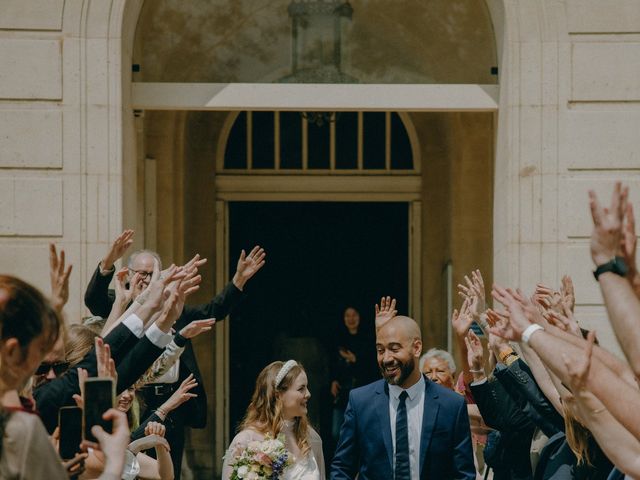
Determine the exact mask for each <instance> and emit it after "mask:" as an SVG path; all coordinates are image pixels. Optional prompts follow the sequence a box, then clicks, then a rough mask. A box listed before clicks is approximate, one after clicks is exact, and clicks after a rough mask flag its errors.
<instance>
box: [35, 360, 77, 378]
mask: <svg viewBox="0 0 640 480" xmlns="http://www.w3.org/2000/svg"><path fill="white" fill-rule="evenodd" d="M51 370H53V373H54V374H55V376H56V377H59V376H60V375H62V374H63V373H64V372H66V371H67V370H69V362H54V363H49V362H42V363H41V364H40V366H39V367H38V369H37V370H36V373H35V374H36V375H46V374H48V373H49V372H50V371H51Z"/></svg>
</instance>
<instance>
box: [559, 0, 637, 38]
mask: <svg viewBox="0 0 640 480" xmlns="http://www.w3.org/2000/svg"><path fill="white" fill-rule="evenodd" d="M567 27H568V29H569V33H637V32H640V6H639V5H638V0H607V1H602V0H567Z"/></svg>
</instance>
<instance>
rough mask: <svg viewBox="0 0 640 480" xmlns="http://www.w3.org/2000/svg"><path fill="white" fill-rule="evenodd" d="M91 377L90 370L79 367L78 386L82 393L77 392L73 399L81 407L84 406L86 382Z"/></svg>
mask: <svg viewBox="0 0 640 480" xmlns="http://www.w3.org/2000/svg"><path fill="white" fill-rule="evenodd" d="M87 378H89V372H87V370H86V369H84V368H78V386H79V387H80V394H79V395H78V394H77V393H75V394H74V395H73V400H74V401H75V402H76V405H77V406H78V407H80V408H84V382H86V381H87Z"/></svg>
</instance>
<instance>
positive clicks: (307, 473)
mask: <svg viewBox="0 0 640 480" xmlns="http://www.w3.org/2000/svg"><path fill="white" fill-rule="evenodd" d="M282 433H284V435H285V438H286V439H287V440H290V439H293V432H291V431H290V430H289V429H285V430H283V432H282ZM261 440H264V435H263V434H261V433H259V432H256V431H255V430H251V429H246V430H242V431H241V432H240V433H238V434H237V435H236V436H235V438H234V439H233V441H232V442H231V445H229V449H228V450H227V453H226V455H225V462H224V466H223V469H222V480H229V478H231V467H230V466H229V464H228V462H229V461H231V460H232V459H233V457H234V456H235V455H237V454H238V453H239V452H240V451H241V450H242V449H243V448H244V447H245V446H246V445H247V444H248V443H249V442H253V441H261ZM307 441H308V442H309V446H310V447H311V450H309V451H308V452H307V454H306V455H305V456H304V457H302V458H298V459H295V460H294V463H293V464H292V465H290V466H289V467H287V469H286V470H285V471H284V473H283V476H282V480H325V473H324V457H323V453H322V440H321V438H320V435H318V434H317V433H316V431H315V430H314V429H312V428H311V427H309V432H308V434H307Z"/></svg>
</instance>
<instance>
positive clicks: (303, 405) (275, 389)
mask: <svg viewBox="0 0 640 480" xmlns="http://www.w3.org/2000/svg"><path fill="white" fill-rule="evenodd" d="M309 397H311V394H310V393H309V390H308V389H307V374H306V373H305V371H304V369H303V368H302V365H299V364H298V363H297V362H296V361H295V360H288V361H286V362H273V363H271V364H269V365H267V366H266V367H265V368H264V369H263V370H262V372H260V375H258V379H257V380H256V388H255V390H254V392H253V396H252V397H251V403H250V404H249V408H247V414H246V415H245V418H244V420H243V422H242V424H241V426H240V432H239V433H238V434H237V435H236V436H235V438H234V439H233V441H232V442H231V445H230V446H229V450H227V454H226V455H225V460H224V468H223V470H222V479H223V480H229V479H230V478H231V473H232V468H231V466H230V463H232V462H233V459H234V458H235V457H236V456H237V455H239V454H240V452H241V451H242V450H243V449H244V448H245V447H246V446H247V444H248V443H249V442H252V441H256V440H257V441H261V440H263V439H264V438H265V436H266V435H270V436H271V438H277V436H278V435H280V434H284V438H285V448H286V449H287V450H288V451H289V454H290V455H291V457H292V460H293V463H292V465H291V466H289V467H287V469H286V470H285V471H284V473H283V477H282V479H283V480H324V478H325V476H324V457H323V454H322V440H321V439H320V436H319V435H318V434H317V433H316V431H315V430H314V429H313V428H311V425H309V421H308V420H307V401H308V400H309Z"/></svg>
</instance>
